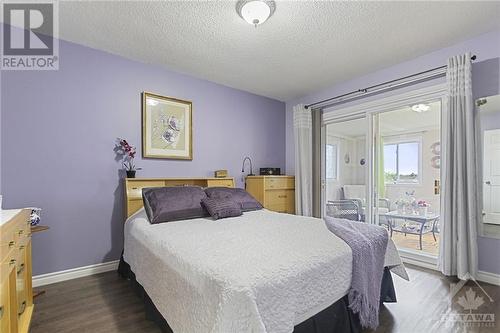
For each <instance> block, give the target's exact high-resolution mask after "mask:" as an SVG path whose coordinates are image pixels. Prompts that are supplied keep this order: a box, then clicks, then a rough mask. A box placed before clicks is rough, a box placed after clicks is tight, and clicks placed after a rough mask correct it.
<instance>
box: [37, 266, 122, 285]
mask: <svg viewBox="0 0 500 333" xmlns="http://www.w3.org/2000/svg"><path fill="white" fill-rule="evenodd" d="M119 262H120V261H119V260H114V261H108V262H104V263H101V264H95V265H89V266H83V267H77V268H71V269H67V270H64V271H59V272H53V273H47V274H42V275H37V276H33V287H35V288H36V287H41V286H45V285H47V284H52V283H56V282H62V281H67V280H73V279H77V278H80V277H84V276H89V275H94V274H99V273H104V272H109V271H114V270H117V269H118V263H119Z"/></svg>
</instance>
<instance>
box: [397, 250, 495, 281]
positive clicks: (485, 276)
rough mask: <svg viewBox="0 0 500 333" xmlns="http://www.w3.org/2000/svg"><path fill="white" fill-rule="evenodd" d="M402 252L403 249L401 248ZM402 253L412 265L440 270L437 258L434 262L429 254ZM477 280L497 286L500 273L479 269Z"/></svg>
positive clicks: (403, 258) (405, 261)
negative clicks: (408, 255)
mask: <svg viewBox="0 0 500 333" xmlns="http://www.w3.org/2000/svg"><path fill="white" fill-rule="evenodd" d="M399 251H400V252H401V250H399ZM400 254H401V260H402V261H403V262H404V263H408V264H411V265H415V266H418V267H423V268H427V269H430V270H433V271H436V272H439V273H441V272H440V271H439V269H438V267H437V264H436V259H435V258H434V262H432V260H429V259H428V258H425V257H427V256H425V255H424V256H418V257H417V256H415V255H413V256H412V257H411V258H410V257H407V256H405V254H404V253H400ZM476 278H477V280H478V281H481V282H486V283H490V284H494V285H496V286H500V274H494V273H490V272H485V271H479V272H477V277H476Z"/></svg>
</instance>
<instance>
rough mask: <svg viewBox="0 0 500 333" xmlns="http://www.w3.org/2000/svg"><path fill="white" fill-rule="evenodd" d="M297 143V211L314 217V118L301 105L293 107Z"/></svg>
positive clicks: (299, 213)
mask: <svg viewBox="0 0 500 333" xmlns="http://www.w3.org/2000/svg"><path fill="white" fill-rule="evenodd" d="M293 134H294V143H295V210H296V213H297V214H298V215H304V216H312V117H311V110H309V109H306V108H305V107H304V105H302V104H299V105H296V106H294V107H293Z"/></svg>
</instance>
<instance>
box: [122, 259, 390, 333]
mask: <svg viewBox="0 0 500 333" xmlns="http://www.w3.org/2000/svg"><path fill="white" fill-rule="evenodd" d="M118 273H119V274H120V276H122V277H123V278H125V279H128V280H129V281H130V283H131V286H132V288H133V289H134V291H135V292H136V294H137V295H138V296H139V297H141V298H142V299H143V300H144V308H145V312H146V318H147V319H149V320H152V321H154V322H155V323H156V324H157V325H158V327H160V329H161V330H162V332H168V333H173V331H172V329H171V328H170V326H168V323H167V321H166V320H165V319H164V318H163V316H162V315H161V313H160V312H159V311H158V309H156V306H155V305H154V304H153V302H152V301H151V298H149V296H148V294H147V293H146V291H145V290H144V288H143V287H142V286H141V284H140V283H138V282H137V280H136V279H135V274H134V272H133V271H132V270H131V269H130V266H129V265H128V264H127V263H126V262H125V261H124V260H123V257H122V258H121V259H120V265H119V267H118ZM380 301H381V302H383V303H394V302H396V293H395V290H394V284H393V282H392V276H391V272H390V271H389V269H388V268H385V270H384V276H383V278H382V288H381V290H380ZM361 330H362V329H361V324H360V322H359V317H358V315H357V314H355V313H353V312H352V311H351V309H349V307H348V301H347V295H346V296H344V297H343V298H341V299H339V300H338V301H337V302H335V303H333V304H332V305H330V306H329V307H328V308H326V309H324V310H323V311H321V312H319V313H317V314H316V315H314V316H312V317H311V318H309V319H307V320H306V321H303V322H302V323H300V324H298V325H297V326H295V327H294V330H293V333H332V332H335V333H360V332H361Z"/></svg>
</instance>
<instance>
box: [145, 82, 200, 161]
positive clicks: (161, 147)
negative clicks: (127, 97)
mask: <svg viewBox="0 0 500 333" xmlns="http://www.w3.org/2000/svg"><path fill="white" fill-rule="evenodd" d="M142 156H143V157H145V158H163V159H176V160H192V159H193V103H192V102H191V101H187V100H182V99H178V98H173V97H167V96H162V95H158V94H153V93H150V92H146V91H144V92H143V93H142Z"/></svg>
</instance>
